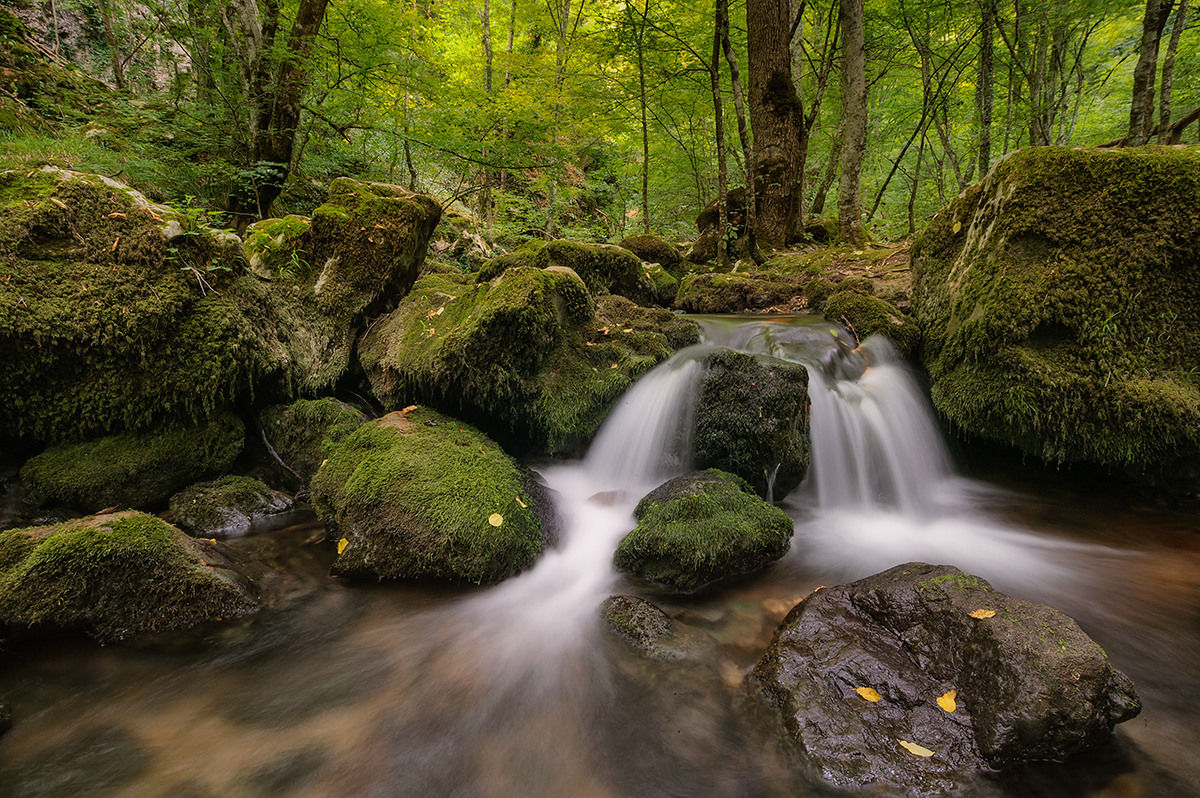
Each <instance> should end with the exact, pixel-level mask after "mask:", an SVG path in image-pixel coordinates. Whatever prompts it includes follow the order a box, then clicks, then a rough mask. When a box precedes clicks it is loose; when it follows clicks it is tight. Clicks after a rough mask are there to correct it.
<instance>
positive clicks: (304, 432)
mask: <svg viewBox="0 0 1200 798" xmlns="http://www.w3.org/2000/svg"><path fill="white" fill-rule="evenodd" d="M258 421H259V423H260V424H262V428H263V434H265V435H266V437H267V443H268V444H269V445H270V446H271V448H272V449H274V450H275V454H276V455H278V456H279V459H280V460H282V461H283V462H284V464H285V465H286V466H287V468H288V469H289V470H291V472H292V474H294V475H295V477H296V478H297V479H298V480H299V482H300V484H299V485H296V487H302V486H306V485H308V483H309V482H310V481H311V480H312V477H313V474H315V473H317V469H318V468H320V467H321V463H322V462H324V461H325V459H326V458H327V457H329V454H330V452H332V451H333V447H334V446H336V445H337V444H338V443H341V442H342V441H343V440H345V438H346V436H347V435H349V434H350V433H351V432H354V430H356V429H358V428H359V427H360V426H362V425H363V424H364V423H366V421H367V417H366V416H365V415H364V414H363V413H362V412H360V411H359V410H356V409H355V408H353V407H351V406H350V405H348V404H346V403H345V402H339V401H338V400H337V399H329V398H325V399H301V400H299V401H296V402H292V403H291V404H289V405H270V406H268V407H266V408H264V409H263V411H262V412H261V413H259V414H258Z"/></svg>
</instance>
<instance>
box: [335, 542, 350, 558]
mask: <svg viewBox="0 0 1200 798" xmlns="http://www.w3.org/2000/svg"><path fill="white" fill-rule="evenodd" d="M349 545H350V541H348V540H346V539H345V538H342V539H341V540H339V541H338V554H341V553H342V552H343V551H345V550H346V547H347V546H349Z"/></svg>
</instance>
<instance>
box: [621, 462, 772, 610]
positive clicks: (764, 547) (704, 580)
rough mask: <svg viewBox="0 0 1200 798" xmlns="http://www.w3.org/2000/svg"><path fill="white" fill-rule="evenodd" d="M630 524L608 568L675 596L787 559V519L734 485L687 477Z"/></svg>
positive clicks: (720, 478) (712, 472)
mask: <svg viewBox="0 0 1200 798" xmlns="http://www.w3.org/2000/svg"><path fill="white" fill-rule="evenodd" d="M633 515H634V518H635V519H636V520H637V522H638V525H637V526H636V527H634V529H633V531H632V532H630V533H629V534H628V535H626V536H625V537H624V538H622V539H621V543H620V544H619V545H618V546H617V552H616V555H615V556H614V558H613V562H614V563H615V564H616V566H617V568H618V569H620V570H621V571H624V572H626V573H630V574H633V575H635V576H638V577H641V578H643V579H647V580H649V581H651V582H654V583H656V584H659V585H662V586H664V587H666V588H668V589H670V590H673V591H675V592H678V593H689V592H692V591H694V590H696V589H698V588H700V587H703V586H704V585H707V584H710V583H712V582H715V581H717V580H719V579H724V578H726V577H729V576H733V575H736V574H744V573H749V572H750V571H757V570H758V569H760V568H762V567H764V566H766V565H768V564H770V563H772V562H774V561H775V560H778V559H779V558H780V557H782V556H783V555H784V554H785V553H787V549H788V543H789V542H790V541H791V539H792V532H793V528H792V519H791V518H789V517H788V515H787V513H785V512H783V510H780V509H779V508H777V507H773V506H771V505H770V504H767V503H766V502H764V501H763V500H762V499H760V498H758V496H756V495H754V491H753V490H752V489H751V488H750V486H749V485H748V484H747V483H746V481H745V480H743V479H742V478H740V477H738V476H735V475H734V474H729V473H726V472H724V471H719V470H717V469H715V468H713V469H708V470H707V471H693V472H691V473H689V474H685V475H683V476H681V477H676V478H675V479H672V480H670V481H669V482H666V483H665V484H663V485H660V486H659V487H657V488H655V489H654V490H653V491H651V492H650V493H648V494H647V495H646V496H645V497H643V498H642V500H641V501H640V502H638V505H637V507H636V508H635V509H634V513H633Z"/></svg>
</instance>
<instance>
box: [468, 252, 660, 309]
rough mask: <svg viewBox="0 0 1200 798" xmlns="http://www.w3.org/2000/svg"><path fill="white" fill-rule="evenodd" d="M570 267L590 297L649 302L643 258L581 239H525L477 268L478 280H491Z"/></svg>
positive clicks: (651, 294) (650, 294)
mask: <svg viewBox="0 0 1200 798" xmlns="http://www.w3.org/2000/svg"><path fill="white" fill-rule="evenodd" d="M523 267H529V268H534V269H545V268H549V267H557V268H564V269H570V270H571V271H573V272H575V274H577V275H579V277H580V279H582V280H583V282H584V285H586V286H587V289H588V291H589V292H591V294H592V296H597V297H598V296H600V295H602V294H619V295H621V296H623V297H625V298H626V299H629V300H630V301H632V302H634V303H635V304H638V305H650V304H652V303H653V299H654V293H655V292H654V286H653V285H652V284H651V283H650V279H649V277H648V276H647V275H646V274H645V269H643V268H642V261H641V260H640V259H639V258H638V257H637V256H636V255H634V254H633V253H632V252H630V251H629V250H627V249H623V248H621V247H618V246H613V245H611V244H585V243H583V242H580V241H562V240H556V241H545V242H543V241H537V240H533V241H527V242H525V243H524V244H522V245H521V246H520V247H518V248H517V250H516V251H515V252H512V253H510V254H508V255H501V256H500V257H498V258H493V259H492V260H490V261H488V262H487V263H485V264H484V265H483V268H481V269H480V270H479V282H481V283H482V282H484V281H486V280H494V279H496V278H497V277H499V276H500V275H501V274H503V273H504V272H505V271H507V270H509V269H519V268H523Z"/></svg>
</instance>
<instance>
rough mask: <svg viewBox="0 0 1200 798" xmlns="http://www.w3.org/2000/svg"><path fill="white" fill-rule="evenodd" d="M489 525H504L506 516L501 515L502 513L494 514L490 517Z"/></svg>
mask: <svg viewBox="0 0 1200 798" xmlns="http://www.w3.org/2000/svg"><path fill="white" fill-rule="evenodd" d="M488 523H489V524H491V525H492V526H500V525H501V524H503V523H504V516H502V515H500V513H492V514H491V515H489V516H488Z"/></svg>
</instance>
